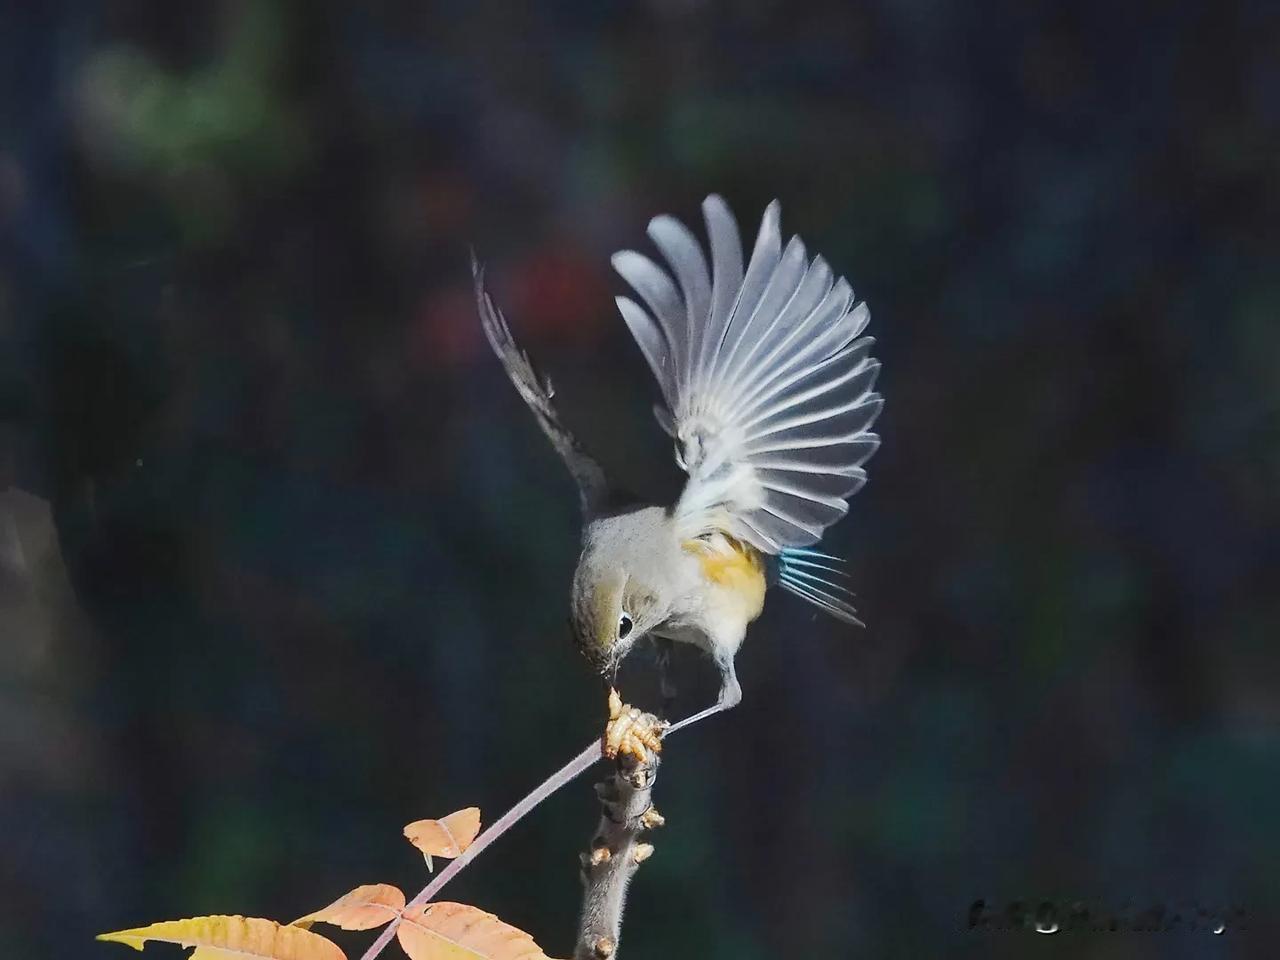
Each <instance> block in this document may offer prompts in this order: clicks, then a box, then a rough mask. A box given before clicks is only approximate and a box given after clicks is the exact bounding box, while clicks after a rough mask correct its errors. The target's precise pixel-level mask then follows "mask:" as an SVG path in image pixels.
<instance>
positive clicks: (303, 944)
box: [98, 916, 347, 960]
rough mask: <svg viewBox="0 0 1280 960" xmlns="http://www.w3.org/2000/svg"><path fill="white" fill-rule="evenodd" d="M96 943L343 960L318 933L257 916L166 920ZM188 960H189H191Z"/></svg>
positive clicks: (214, 955)
mask: <svg viewBox="0 0 1280 960" xmlns="http://www.w3.org/2000/svg"><path fill="white" fill-rule="evenodd" d="M98 939H99V940H114V941H115V942H116V943H123V944H126V945H128V946H130V947H133V949H135V950H141V949H142V946H143V944H144V943H146V942H147V941H148V940H165V941H167V942H169V943H180V944H182V946H184V947H196V948H197V949H196V952H195V953H193V954H192V955H191V958H200V960H244V958H246V957H254V958H263V960H347V958H346V955H345V954H343V952H342V951H341V950H339V949H338V945H337V944H336V943H334V942H333V941H331V940H326V939H325V938H324V937H322V936H320V935H319V934H318V933H312V932H311V931H309V930H303V929H301V928H300V927H283V926H281V925H280V924H278V923H276V922H275V921H274V920H262V919H260V918H258V917H239V916H235V917H192V918H191V919H190V920H166V921H164V922H163V923H153V924H151V926H149V927H137V928H135V929H133V930H117V931H116V932H115V933H102V934H99V935H98ZM191 958H189V960H191Z"/></svg>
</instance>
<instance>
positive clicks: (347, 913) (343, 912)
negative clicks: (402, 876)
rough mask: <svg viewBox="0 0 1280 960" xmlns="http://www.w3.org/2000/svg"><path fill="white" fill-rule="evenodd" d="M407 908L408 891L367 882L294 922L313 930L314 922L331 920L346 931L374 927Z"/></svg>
mask: <svg viewBox="0 0 1280 960" xmlns="http://www.w3.org/2000/svg"><path fill="white" fill-rule="evenodd" d="M403 909H404V894H403V893H401V892H400V888H399V887H393V886H391V884H389V883H366V884H364V885H363V886H359V887H356V888H355V889H354V890H352V891H351V892H350V893H347V894H343V895H342V896H341V897H339V898H338V899H337V900H335V901H333V903H331V904H329V905H328V906H327V907H324V908H323V909H320V910H317V911H316V912H315V913H308V914H307V915H306V916H305V917H299V918H298V919H297V920H295V921H293V926H295V927H302V928H303V929H304V930H305V929H310V927H311V924H313V923H331V924H333V925H334V926H335V927H341V928H342V929H343V930H372V929H373V928H374V927H380V926H382V925H383V924H384V923H387V922H389V921H390V920H391V918H392V917H394V916H396V915H397V914H398V913H399V912H400V911H401V910H403Z"/></svg>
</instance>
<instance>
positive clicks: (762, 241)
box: [613, 195, 883, 554]
mask: <svg viewBox="0 0 1280 960" xmlns="http://www.w3.org/2000/svg"><path fill="white" fill-rule="evenodd" d="M702 210H703V215H704V217H705V218H706V223H707V234H708V237H709V238H710V252H711V266H710V270H709V269H708V265H707V260H706V257H705V256H704V254H703V250H702V247H701V246H700V245H699V243H698V241H697V240H696V238H695V237H694V236H693V234H692V233H690V232H689V230H688V229H687V228H686V227H685V226H684V225H683V224H682V223H680V222H679V221H678V220H676V219H674V218H672V217H668V216H661V217H655V218H654V219H653V220H652V221H651V222H650V224H649V231H648V232H649V237H650V239H652V240H653V242H654V244H655V246H657V248H658V250H659V251H660V252H661V254H662V256H663V257H664V258H665V260H666V261H667V264H668V265H669V267H670V271H671V272H670V273H668V272H667V271H666V270H664V269H663V268H662V267H660V266H659V265H658V264H656V263H654V262H653V261H652V260H651V259H649V258H648V257H646V256H644V255H643V254H639V253H635V252H633V251H630V250H624V251H622V252H620V253H617V254H615V255H614V257H613V265H614V268H615V269H616V270H617V271H618V273H619V274H621V275H622V277H623V278H624V279H625V280H626V281H627V282H628V283H629V284H630V285H631V286H632V287H633V288H634V289H635V291H636V293H637V294H638V295H639V297H640V299H641V300H642V301H643V302H644V306H642V305H641V304H639V303H637V302H635V301H634V300H631V299H628V298H627V297H618V300H617V302H618V309H619V310H620V311H621V312H622V316H623V319H624V320H625V321H626V323H627V326H628V327H629V328H630V330H631V333H632V335H633V336H634V337H635V338H636V342H637V343H638V344H639V345H640V349H641V351H642V352H643V354H644V356H645V359H646V360H647V361H648V363H649V366H650V368H651V369H652V370H653V374H654V376H655V377H656V378H657V380H658V384H659V387H660V389H661V391H662V398H663V404H664V406H661V407H659V409H658V410H657V414H658V420H659V422H660V423H661V424H662V426H663V429H664V430H666V431H667V432H668V433H670V434H671V435H672V436H673V437H675V439H676V442H677V454H676V459H677V461H678V462H679V463H680V465H681V467H682V468H683V469H684V470H685V471H686V472H688V474H689V480H688V482H687V483H686V484H685V489H684V492H683V493H682V494H681V496H680V500H679V502H678V503H677V504H676V507H675V516H676V518H677V520H678V522H679V523H680V524H681V526H682V529H683V530H684V531H685V532H686V533H687V534H688V535H690V536H696V535H698V534H700V533H703V532H706V531H708V530H711V529H725V528H727V530H728V532H730V533H733V534H735V535H736V536H739V537H741V538H742V539H744V540H746V541H747V542H749V543H751V544H752V545H753V546H755V547H756V548H757V549H759V550H763V551H765V552H766V553H774V554H776V553H780V552H782V551H784V550H787V549H789V548H799V547H805V546H808V545H810V544H813V543H816V542H817V541H818V540H819V539H821V537H822V534H823V531H824V530H825V529H826V528H827V527H828V526H830V525H831V524H833V523H835V522H836V521H837V520H839V519H840V518H841V517H842V516H844V514H845V513H846V511H847V510H848V509H849V504H848V499H849V497H851V496H852V495H853V494H854V493H855V492H857V490H858V489H859V488H860V487H861V486H862V485H863V484H864V483H865V482H866V479H867V475H866V472H865V471H864V470H863V468H862V464H863V463H865V462H866V460H867V459H868V458H869V457H870V456H871V455H872V454H873V453H874V452H875V450H876V448H877V447H878V446H879V438H878V437H877V436H876V435H875V434H874V433H872V432H871V426H872V424H873V423H874V422H875V419H876V416H877V415H878V414H879V413H880V408H881V407H882V406H883V400H882V399H881V397H880V395H879V394H877V393H875V392H873V388H874V385H875V379H876V374H877V372H878V371H879V369H880V364H879V362H878V361H876V360H874V359H872V358H871V356H870V349H871V345H872V343H873V341H872V339H871V338H870V337H861V338H859V335H860V334H861V333H862V331H863V330H864V329H865V328H866V325H867V322H868V320H869V319H870V315H869V312H868V310H867V307H866V304H862V303H859V304H856V305H855V303H854V295H853V290H852V288H851V287H850V286H849V284H848V283H847V282H846V281H845V280H844V279H843V278H840V279H836V278H835V277H834V276H833V274H832V271H831V268H830V267H829V266H828V265H827V263H826V261H825V260H823V259H822V258H821V257H814V258H813V259H812V260H810V259H809V257H808V254H807V252H806V250H805V246H804V244H803V243H802V242H801V241H800V239H799V238H798V237H792V238H791V240H790V241H788V243H787V244H786V246H785V248H784V247H783V244H782V233H781V229H780V223H779V219H780V218H779V206H778V203H777V201H774V202H773V203H771V204H770V205H769V206H768V208H766V210H765V212H764V217H763V219H762V220H761V223H760V230H759V232H758V234H757V236H756V242H755V246H754V248H753V249H752V253H751V258H750V260H749V261H748V262H747V265H746V268H745V270H744V268H743V258H742V242H741V239H740V235H739V232H738V226H737V223H736V222H735V221H734V218H733V215H732V214H731V213H730V212H729V208H728V207H727V206H726V205H725V202H724V201H723V200H722V199H720V197H718V196H714V195H713V196H710V197H707V199H706V200H705V201H704V202H703V205H702ZM673 276H674V279H673ZM646 307H647V309H646Z"/></svg>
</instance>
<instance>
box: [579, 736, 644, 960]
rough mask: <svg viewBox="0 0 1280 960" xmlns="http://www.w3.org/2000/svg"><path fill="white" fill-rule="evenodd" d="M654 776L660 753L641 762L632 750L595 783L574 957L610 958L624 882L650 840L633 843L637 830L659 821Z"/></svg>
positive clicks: (619, 924)
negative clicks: (594, 818)
mask: <svg viewBox="0 0 1280 960" xmlns="http://www.w3.org/2000/svg"><path fill="white" fill-rule="evenodd" d="M657 777H658V754H657V753H652V752H650V753H648V756H647V759H646V760H645V761H644V762H637V761H636V760H635V759H634V758H633V757H632V756H631V755H630V754H623V755H620V756H619V757H618V764H617V766H616V767H615V769H614V772H613V775H612V776H611V777H610V778H609V779H607V780H604V781H603V782H601V783H598V784H596V795H597V796H598V797H599V798H600V805H601V806H602V807H603V812H602V815H601V817H600V825H599V826H598V827H597V828H596V832H595V835H594V836H593V837H592V839H591V851H590V852H589V853H584V854H582V885H583V888H584V889H583V896H582V918H581V919H580V920H579V922H578V941H577V944H576V946H575V947H574V951H573V957H574V960H610V958H612V957H613V956H614V955H615V954H616V952H617V949H618V937H619V934H620V933H621V931H622V910H623V905H624V902H625V900H626V895H627V885H628V884H629V883H630V882H631V878H632V877H633V876H634V875H635V872H636V870H637V869H639V867H640V864H642V863H643V862H644V861H645V860H648V859H649V857H650V856H651V855H652V854H653V845H652V844H648V843H640V842H637V841H638V839H639V836H640V833H641V831H644V830H650V829H652V828H654V827H660V826H662V823H663V820H662V815H661V814H659V813H658V811H657V809H656V808H655V807H654V806H653V803H652V802H651V801H650V798H649V797H650V793H651V791H652V790H653V784H654V781H655V780H656V779H657Z"/></svg>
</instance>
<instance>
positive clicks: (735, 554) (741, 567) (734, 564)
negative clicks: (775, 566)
mask: <svg viewBox="0 0 1280 960" xmlns="http://www.w3.org/2000/svg"><path fill="white" fill-rule="evenodd" d="M682 546H683V547H684V549H685V551H686V552H688V553H692V554H696V555H697V556H698V561H699V565H700V566H701V567H702V575H703V576H704V577H706V578H707V581H708V582H710V583H714V584H716V585H717V586H719V587H722V588H724V589H725V590H727V591H728V592H729V593H731V594H732V595H733V596H734V597H735V599H737V600H738V601H739V602H741V603H742V605H743V606H744V608H745V613H746V616H747V620H749V621H750V620H754V619H755V618H756V617H758V616H759V615H760V611H761V610H762V609H764V591H765V580H764V561H763V560H762V559H761V557H760V554H759V552H757V551H756V549H755V548H754V547H752V546H750V545H749V544H746V543H743V542H742V541H740V540H738V539H736V538H734V537H731V536H729V535H728V534H716V535H715V537H714V539H712V540H701V539H699V540H686V541H685V542H684V543H683V544H682Z"/></svg>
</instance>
